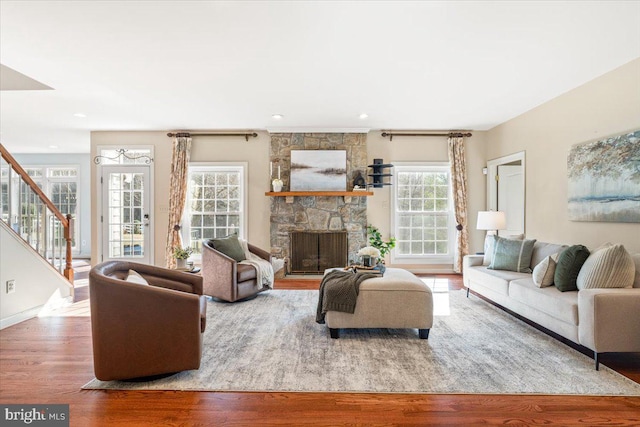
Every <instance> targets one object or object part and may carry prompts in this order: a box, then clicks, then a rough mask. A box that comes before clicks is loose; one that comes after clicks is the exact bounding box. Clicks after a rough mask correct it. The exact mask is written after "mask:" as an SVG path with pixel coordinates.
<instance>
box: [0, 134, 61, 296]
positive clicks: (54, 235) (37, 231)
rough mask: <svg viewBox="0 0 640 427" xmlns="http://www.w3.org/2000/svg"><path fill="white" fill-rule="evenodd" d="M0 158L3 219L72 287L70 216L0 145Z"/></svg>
mask: <svg viewBox="0 0 640 427" xmlns="http://www.w3.org/2000/svg"><path fill="white" fill-rule="evenodd" d="M0 155H1V159H0V170H2V174H1V176H0V188H1V192H0V197H1V198H0V215H1V217H2V220H3V221H4V222H5V223H6V224H7V225H8V227H9V228H10V229H11V230H12V231H13V232H14V233H15V234H17V235H18V236H20V238H21V239H22V240H24V241H25V242H26V243H28V244H29V246H30V247H31V248H32V249H33V251H34V253H35V254H38V256H40V257H42V258H43V259H45V260H46V261H47V262H48V263H49V264H50V265H51V266H52V267H53V268H54V269H55V270H56V271H57V272H58V273H59V274H61V275H62V276H64V277H65V278H66V279H67V280H68V281H69V283H70V284H71V286H73V268H72V266H71V262H72V257H71V248H72V246H73V218H72V216H71V215H66V216H65V215H63V214H62V213H61V212H60V211H59V210H58V209H57V208H56V206H55V205H54V204H53V202H51V200H49V198H48V197H47V196H46V195H45V194H44V193H43V192H42V190H41V189H40V187H38V185H37V184H36V183H35V182H34V181H33V179H31V177H30V176H29V175H28V174H27V172H26V171H25V170H24V169H23V168H22V167H21V166H20V165H19V164H18V162H17V161H16V160H15V158H14V157H13V156H12V155H11V154H10V153H9V152H8V151H7V150H6V148H5V147H4V146H3V145H2V144H0Z"/></svg>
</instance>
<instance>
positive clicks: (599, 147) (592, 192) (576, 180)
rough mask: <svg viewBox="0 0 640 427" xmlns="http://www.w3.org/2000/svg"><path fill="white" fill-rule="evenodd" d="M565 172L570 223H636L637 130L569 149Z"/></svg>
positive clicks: (639, 205) (639, 194) (639, 218)
mask: <svg viewBox="0 0 640 427" xmlns="http://www.w3.org/2000/svg"><path fill="white" fill-rule="evenodd" d="M567 170H568V175H569V188H568V191H569V193H568V202H569V206H568V207H569V219H570V220H572V221H603V222H640V130H635V131H632V132H628V133H624V134H622V135H617V136H613V137H609V138H605V139H601V140H599V141H595V142H589V143H586V144H580V145H575V146H573V147H572V148H571V151H570V152H569V157H568V160H567Z"/></svg>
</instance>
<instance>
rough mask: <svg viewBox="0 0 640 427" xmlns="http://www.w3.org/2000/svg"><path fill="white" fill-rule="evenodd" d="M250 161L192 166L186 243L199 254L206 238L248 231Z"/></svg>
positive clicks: (188, 196)
mask: <svg viewBox="0 0 640 427" xmlns="http://www.w3.org/2000/svg"><path fill="white" fill-rule="evenodd" d="M246 169H247V166H246V164H237V163H234V164H202V163H192V164H191V165H190V166H189V179H188V190H187V200H186V203H185V214H184V217H183V220H182V224H183V225H184V226H183V232H182V237H183V242H184V245H185V246H191V247H192V248H194V253H196V254H199V253H200V252H201V247H202V243H201V242H202V239H211V238H220V237H225V236H228V235H230V234H237V235H238V236H239V237H242V238H244V236H245V234H246V221H247V215H246V206H247V201H246V194H247V191H246V175H247V174H246Z"/></svg>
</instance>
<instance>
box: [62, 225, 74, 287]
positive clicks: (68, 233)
mask: <svg viewBox="0 0 640 427" xmlns="http://www.w3.org/2000/svg"><path fill="white" fill-rule="evenodd" d="M63 225H64V226H65V228H64V238H65V240H66V241H67V255H66V257H65V258H66V264H65V268H64V277H66V278H67V280H68V281H70V282H71V283H73V267H72V266H71V261H72V258H71V245H72V241H73V217H72V216H71V214H67V223H66V224H63Z"/></svg>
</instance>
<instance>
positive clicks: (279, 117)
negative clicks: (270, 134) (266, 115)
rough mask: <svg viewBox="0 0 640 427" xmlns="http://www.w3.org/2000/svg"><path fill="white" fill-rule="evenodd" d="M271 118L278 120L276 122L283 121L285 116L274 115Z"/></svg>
mask: <svg viewBox="0 0 640 427" xmlns="http://www.w3.org/2000/svg"><path fill="white" fill-rule="evenodd" d="M271 117H273V118H274V119H276V120H280V119H282V118H283V117H284V116H283V115H282V114H274V115H272V116H271Z"/></svg>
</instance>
